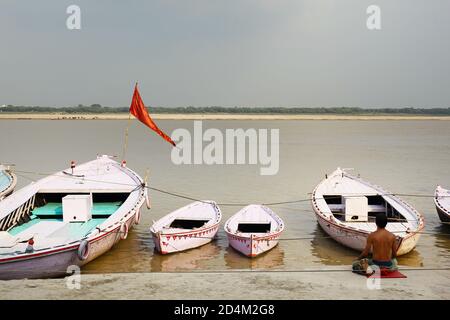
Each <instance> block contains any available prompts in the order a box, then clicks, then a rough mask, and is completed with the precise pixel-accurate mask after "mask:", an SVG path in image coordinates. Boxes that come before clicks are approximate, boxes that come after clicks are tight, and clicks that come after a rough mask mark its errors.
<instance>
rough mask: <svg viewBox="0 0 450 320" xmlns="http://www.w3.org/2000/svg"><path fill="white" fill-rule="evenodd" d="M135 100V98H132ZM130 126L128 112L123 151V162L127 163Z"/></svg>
mask: <svg viewBox="0 0 450 320" xmlns="http://www.w3.org/2000/svg"><path fill="white" fill-rule="evenodd" d="M137 85H138V83H137V81H136V87H137ZM133 96H134V92H133ZM131 99H133V98H131ZM130 124H131V113H130V111H128V121H127V126H126V128H125V137H124V142H123V151H122V162H126V158H125V157H126V155H127V150H128V131H130Z"/></svg>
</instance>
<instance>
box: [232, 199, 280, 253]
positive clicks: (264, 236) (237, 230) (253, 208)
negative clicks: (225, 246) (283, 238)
mask: <svg viewBox="0 0 450 320" xmlns="http://www.w3.org/2000/svg"><path fill="white" fill-rule="evenodd" d="M283 230H284V222H283V220H281V218H280V217H279V216H277V215H276V214H275V213H274V212H273V211H272V210H270V209H269V208H267V207H265V206H261V205H255V204H252V205H249V206H246V207H245V208H243V209H241V210H240V211H238V212H237V213H236V214H234V215H233V216H232V217H231V218H230V219H228V221H227V222H226V224H225V232H226V234H227V237H228V242H229V243H230V246H231V247H233V248H234V249H236V250H237V251H239V252H240V253H242V254H244V255H246V256H247V257H251V258H253V257H256V256H258V255H260V254H262V253H264V252H267V251H269V250H270V249H272V248H274V247H275V246H276V245H277V244H278V239H279V238H280V235H281V233H282V232H283Z"/></svg>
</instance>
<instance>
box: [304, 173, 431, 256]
mask: <svg viewBox="0 0 450 320" xmlns="http://www.w3.org/2000/svg"><path fill="white" fill-rule="evenodd" d="M311 204H312V208H313V210H314V213H315V214H316V217H317V221H318V222H319V224H320V226H321V227H322V229H323V230H324V231H325V232H326V233H327V234H329V235H330V236H331V237H332V238H333V239H334V240H336V241H337V242H339V243H341V244H343V245H344V246H347V247H349V248H352V249H354V250H358V251H362V250H363V249H364V247H365V245H366V241H367V236H368V235H369V234H370V233H371V232H373V231H375V230H376V228H377V226H376V224H375V217H376V215H377V214H385V215H386V216H387V218H388V224H387V226H386V229H387V230H388V231H390V232H392V233H394V234H395V235H396V236H397V239H398V243H399V247H398V252H397V255H403V254H406V253H408V252H410V251H411V250H413V249H414V247H415V246H416V244H417V241H418V240H419V238H420V232H421V231H422V230H423V228H424V227H425V222H424V218H423V216H422V215H421V214H420V213H419V212H418V211H417V210H416V209H414V208H413V207H412V206H410V205H409V204H407V203H406V202H405V201H403V200H401V199H400V198H399V197H397V196H395V195H394V194H392V193H389V192H387V191H385V190H384V189H382V188H381V187H379V186H377V185H374V184H371V183H370V182H367V181H364V180H362V179H361V178H359V176H358V177H355V176H352V175H350V174H348V173H347V172H346V170H345V169H340V168H338V169H337V170H335V171H334V172H333V173H331V174H329V175H325V179H323V180H322V181H321V182H320V183H319V184H318V185H317V187H316V188H315V189H314V191H313V193H312V195H311Z"/></svg>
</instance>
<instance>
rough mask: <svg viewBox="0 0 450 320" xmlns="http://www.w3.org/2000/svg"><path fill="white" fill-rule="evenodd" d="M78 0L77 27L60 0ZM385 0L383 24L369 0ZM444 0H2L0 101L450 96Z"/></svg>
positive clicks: (419, 103) (427, 100) (380, 0)
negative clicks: (372, 26) (374, 20)
mask: <svg viewBox="0 0 450 320" xmlns="http://www.w3.org/2000/svg"><path fill="white" fill-rule="evenodd" d="M71 4H77V5H79V6H80V8H81V28H82V29H81V30H68V29H67V28H66V19H67V17H68V14H66V8H67V7H68V6H69V5H71ZM370 4H377V5H379V6H380V7H381V26H382V29H381V30H379V31H369V30H368V29H367V28H366V19H367V14H366V9H367V7H368V6H369V5H370ZM449 13H450V1H448V0H432V1H429V0H395V1H393V0H372V1H366V0H292V1H290V0H222V1H218V0H178V1H172V0H160V1H156V0H155V1H137V0H136V1H99V0H97V1H75V0H74V1H64V0H58V1H56V0H55V1H46V0H45V1H43V0H41V1H20V0H0V105H2V104H14V105H42V106H71V105H78V104H80V103H81V104H88V105H90V104H93V103H100V104H102V105H107V106H127V105H129V102H130V99H131V95H132V90H133V85H134V82H135V81H139V84H140V90H141V94H142V97H143V99H144V102H145V103H146V104H147V105H150V106H168V107H170V106H189V105H194V106H210V105H221V106H235V105H238V106H304V107H339V106H358V107H403V106H412V107H433V106H442V107H450V14H449Z"/></svg>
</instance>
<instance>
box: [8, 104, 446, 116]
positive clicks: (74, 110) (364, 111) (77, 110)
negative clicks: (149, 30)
mask: <svg viewBox="0 0 450 320" xmlns="http://www.w3.org/2000/svg"><path fill="white" fill-rule="evenodd" d="M148 110H149V112H150V113H181V114H192V113H205V114H207V113H213V114H218V113H223V114H230V113H231V114H239V113H241V114H345V115H351V114H353V115H377V114H378V115H379V114H407V115H450V107H448V108H410V107H407V108H377V109H368V108H353V107H333V108H314V107H312V108H305V107H302V108H300V107H289V108H288V107H220V106H211V107H193V106H189V107H174V108H169V107H149V108H148ZM0 112H1V113H66V114H84V113H89V114H102V113H128V107H104V106H101V105H100V104H92V105H90V106H84V105H81V104H80V105H78V106H75V107H39V106H13V105H7V106H3V107H0Z"/></svg>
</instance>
